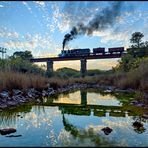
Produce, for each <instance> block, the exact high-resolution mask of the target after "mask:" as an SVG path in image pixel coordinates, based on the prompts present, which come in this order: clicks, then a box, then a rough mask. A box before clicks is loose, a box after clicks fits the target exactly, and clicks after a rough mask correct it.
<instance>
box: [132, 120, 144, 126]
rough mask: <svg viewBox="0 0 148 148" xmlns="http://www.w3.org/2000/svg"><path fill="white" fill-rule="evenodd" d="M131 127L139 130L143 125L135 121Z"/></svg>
mask: <svg viewBox="0 0 148 148" xmlns="http://www.w3.org/2000/svg"><path fill="white" fill-rule="evenodd" d="M133 126H134V127H135V128H141V127H143V124H142V123H141V122H138V121H135V122H134V123H133Z"/></svg>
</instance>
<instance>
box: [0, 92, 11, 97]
mask: <svg viewBox="0 0 148 148" xmlns="http://www.w3.org/2000/svg"><path fill="white" fill-rule="evenodd" d="M0 96H1V97H2V98H8V97H9V92H8V91H2V92H1V93H0Z"/></svg>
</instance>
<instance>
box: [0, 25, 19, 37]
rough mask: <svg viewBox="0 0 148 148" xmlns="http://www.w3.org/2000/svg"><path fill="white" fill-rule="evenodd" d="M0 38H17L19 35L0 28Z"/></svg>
mask: <svg viewBox="0 0 148 148" xmlns="http://www.w3.org/2000/svg"><path fill="white" fill-rule="evenodd" d="M0 37H1V38H16V39H17V38H19V33H17V32H13V31H10V30H8V29H7V28H6V27H3V28H0Z"/></svg>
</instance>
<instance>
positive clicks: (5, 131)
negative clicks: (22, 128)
mask: <svg viewBox="0 0 148 148" xmlns="http://www.w3.org/2000/svg"><path fill="white" fill-rule="evenodd" d="M15 132H16V129H14V128H5V129H0V134H1V135H7V134H11V133H15Z"/></svg>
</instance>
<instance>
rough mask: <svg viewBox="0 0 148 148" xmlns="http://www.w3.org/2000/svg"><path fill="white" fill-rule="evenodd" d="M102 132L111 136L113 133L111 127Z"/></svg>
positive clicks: (103, 129)
mask: <svg viewBox="0 0 148 148" xmlns="http://www.w3.org/2000/svg"><path fill="white" fill-rule="evenodd" d="M101 130H102V131H103V132H104V133H105V135H109V134H110V133H111V132H112V131H113V130H112V129H111V128H109V127H105V128H102V129H101Z"/></svg>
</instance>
